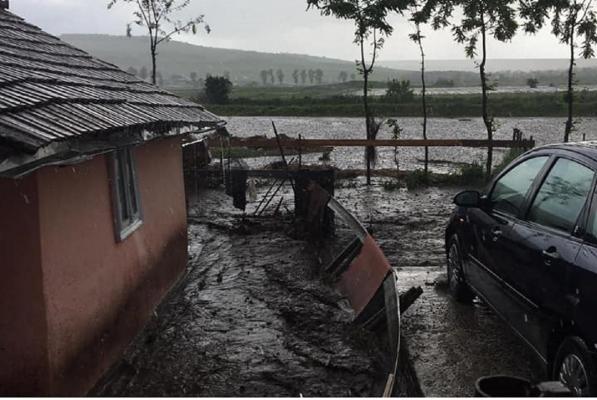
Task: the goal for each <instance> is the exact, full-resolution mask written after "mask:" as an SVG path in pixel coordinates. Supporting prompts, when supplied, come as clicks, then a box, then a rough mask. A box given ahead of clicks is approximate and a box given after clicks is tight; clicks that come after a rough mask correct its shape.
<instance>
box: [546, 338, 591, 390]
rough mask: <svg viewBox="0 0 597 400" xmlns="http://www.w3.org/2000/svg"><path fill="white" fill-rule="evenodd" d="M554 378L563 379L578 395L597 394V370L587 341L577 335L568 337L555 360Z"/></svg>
mask: <svg viewBox="0 0 597 400" xmlns="http://www.w3.org/2000/svg"><path fill="white" fill-rule="evenodd" d="M552 379H553V380H557V381H561V382H562V383H563V384H564V385H566V386H567V387H568V388H569V389H570V390H571V391H572V394H573V395H574V396H576V397H581V396H582V397H586V396H590V397H595V396H597V370H596V369H595V362H594V360H593V358H592V356H591V353H590V352H589V348H588V347H587V345H586V343H585V342H584V341H583V340H582V339H581V338H579V337H577V336H570V337H568V338H566V339H565V340H564V341H563V342H562V344H561V345H560V347H559V349H558V352H557V353H556V357H555V360H554V365H553V371H552Z"/></svg>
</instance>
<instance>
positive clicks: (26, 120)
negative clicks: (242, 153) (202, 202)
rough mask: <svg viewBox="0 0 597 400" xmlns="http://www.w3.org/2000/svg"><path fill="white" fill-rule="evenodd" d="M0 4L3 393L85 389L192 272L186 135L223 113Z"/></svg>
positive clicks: (64, 392) (0, 333)
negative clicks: (91, 53) (123, 67)
mask: <svg viewBox="0 0 597 400" xmlns="http://www.w3.org/2000/svg"><path fill="white" fill-rule="evenodd" d="M7 5H8V2H7V1H5V0H0V395H7V394H8V395H46V394H49V395H82V394H85V393H86V392H87V391H88V390H89V389H90V388H91V387H92V386H93V385H94V383H95V382H96V381H97V379H98V378H99V377H100V376H101V374H102V373H103V372H105V371H106V369H107V368H108V367H109V366H110V365H111V364H112V363H113V362H114V361H115V360H117V359H118V358H119V356H120V355H121V354H122V352H123V350H124V349H125V347H126V346H127V344H128V343H129V342H130V340H131V339H132V338H133V337H134V335H135V334H136V333H137V332H138V331H139V330H140V328H142V326H143V325H144V324H145V323H146V322H147V321H148V319H149V316H150V315H151V313H152V312H153V310H154V308H155V306H156V305H157V304H158V303H159V302H160V300H161V299H162V298H163V296H164V295H165V293H166V292H167V291H168V290H169V288H171V287H172V286H173V284H174V283H175V282H176V281H177V279H178V278H179V277H180V276H181V274H182V273H183V271H184V270H185V266H186V263H187V233H186V209H185V195H184V184H183V172H182V156H181V154H182V149H181V140H182V139H181V138H182V135H184V134H186V133H188V132H196V131H202V130H209V129H210V128H213V127H215V126H217V125H219V124H220V119H219V118H217V117H216V116H215V115H213V114H211V113H209V112H208V111H206V110H204V109H203V108H202V107H201V106H199V105H197V104H194V103H190V102H187V101H184V100H181V99H179V98H177V97H175V96H173V95H171V94H169V93H167V92H164V91H162V90H160V89H159V88H157V87H155V86H152V85H149V84H147V83H145V82H143V81H140V80H139V79H138V78H135V77H134V76H132V75H129V74H127V73H125V72H123V71H121V70H120V69H118V68H117V67H115V66H113V65H110V64H108V63H105V62H103V61H100V60H97V59H94V58H92V57H91V56H89V55H88V54H86V53H85V52H83V51H81V50H78V49H76V48H74V47H72V46H70V45H68V44H66V43H64V42H62V41H60V40H59V39H58V38H56V37H53V36H51V35H49V34H46V33H44V32H43V31H41V30H40V29H39V28H37V27H35V26H32V25H30V24H28V23H26V22H24V21H23V20H22V19H21V18H19V17H17V16H15V15H14V14H12V13H10V12H9V11H8V10H7Z"/></svg>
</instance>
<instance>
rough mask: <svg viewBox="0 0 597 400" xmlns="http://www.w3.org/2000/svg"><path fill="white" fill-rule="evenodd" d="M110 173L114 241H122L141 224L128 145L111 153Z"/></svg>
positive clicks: (131, 152)
mask: <svg viewBox="0 0 597 400" xmlns="http://www.w3.org/2000/svg"><path fill="white" fill-rule="evenodd" d="M110 175H111V176H110V182H111V186H112V203H113V216H114V230H115V235H116V241H118V242H122V241H124V240H125V239H126V238H127V237H129V236H130V235H131V234H133V232H135V231H136V230H137V229H139V227H140V226H141V225H143V211H142V209H141V194H140V193H139V185H138V182H137V171H136V165H135V157H134V151H133V150H132V149H131V148H130V147H125V148H122V149H118V150H116V151H114V152H113V153H112V154H111V156H110ZM121 182H122V185H121ZM123 189H124V190H123Z"/></svg>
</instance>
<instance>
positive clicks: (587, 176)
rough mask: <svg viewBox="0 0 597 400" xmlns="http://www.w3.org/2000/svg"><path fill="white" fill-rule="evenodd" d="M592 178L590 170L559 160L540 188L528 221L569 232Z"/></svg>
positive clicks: (574, 163) (584, 199)
mask: <svg viewBox="0 0 597 400" xmlns="http://www.w3.org/2000/svg"><path fill="white" fill-rule="evenodd" d="M594 175H595V173H594V172H593V170H591V169H590V168H587V167H585V166H583V165H581V164H579V163H576V162H574V161H571V160H566V159H564V158H560V159H559V160H558V161H557V162H556V163H555V165H554V166H553V168H552V169H551V171H549V174H548V175H547V178H545V182H543V184H542V185H541V188H540V189H539V192H538V193H537V196H536V197H535V200H534V201H533V205H532V206H531V210H530V213H529V220H530V221H533V222H536V223H538V224H541V225H544V226H548V227H551V228H555V229H559V230H562V231H565V232H570V231H571V230H572V229H573V228H574V226H575V225H576V221H577V220H578V217H579V215H580V213H581V211H582V209H583V206H584V205H585V202H586V200H587V197H588V195H589V192H590V190H591V185H592V183H593V176H594Z"/></svg>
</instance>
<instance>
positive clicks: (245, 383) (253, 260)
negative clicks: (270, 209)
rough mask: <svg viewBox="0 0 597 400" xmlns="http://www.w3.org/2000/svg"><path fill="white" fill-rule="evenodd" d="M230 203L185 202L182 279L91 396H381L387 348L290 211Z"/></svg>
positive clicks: (208, 195) (212, 199) (215, 198)
mask: <svg viewBox="0 0 597 400" xmlns="http://www.w3.org/2000/svg"><path fill="white" fill-rule="evenodd" d="M229 203H230V199H229V198H227V197H225V196H224V195H223V194H222V192H221V191H207V192H205V193H204V195H203V196H202V198H201V201H200V203H199V205H197V206H196V207H193V208H192V209H191V211H190V217H189V235H190V241H191V244H192V245H191V248H190V256H191V259H190V262H189V271H188V275H187V277H186V278H184V280H183V281H182V282H181V284H180V286H179V288H178V289H177V290H175V291H173V293H171V295H170V296H169V297H168V298H167V300H166V301H165V302H164V303H163V304H162V306H161V307H160V308H159V309H158V311H157V315H156V316H155V317H154V318H153V320H152V321H151V322H150V324H149V325H148V326H147V328H146V329H145V331H144V332H143V333H142V334H141V335H140V336H139V337H138V338H137V339H136V341H135V342H134V343H133V345H132V346H131V347H130V348H129V349H128V351H127V352H126V354H125V356H124V358H123V360H122V361H121V362H120V364H119V365H118V366H117V367H115V368H114V369H113V370H112V371H111V372H110V373H109V374H108V375H107V376H106V377H105V378H104V379H103V381H102V382H100V384H99V385H98V386H97V387H96V389H95V390H94V392H93V394H94V395H101V396H165V395H168V396H186V395H192V396H209V397H220V396H226V397H228V396H278V397H288V396H293V397H297V396H300V395H303V396H335V397H345V396H373V395H379V394H381V393H382V392H383V385H384V384H385V379H386V376H385V375H384V373H383V371H384V370H386V369H387V367H386V366H385V365H384V363H387V362H388V361H389V360H386V359H387V356H386V355H385V354H384V353H383V351H382V350H381V349H380V345H379V343H378V340H377V338H376V336H374V335H373V334H369V333H367V332H364V331H361V330H357V329H355V328H354V327H353V326H352V325H351V321H352V311H351V310H350V307H349V305H348V303H347V302H346V301H345V300H344V299H343V298H342V297H341V296H340V295H339V294H338V293H337V292H335V291H334V290H332V289H331V288H329V287H327V286H326V285H325V284H323V282H322V281H321V279H320V276H319V272H318V270H319V269H318V266H319V263H318V260H317V259H316V257H315V255H314V254H315V253H314V252H313V251H312V250H311V249H309V245H308V244H307V243H306V242H304V241H301V240H295V239H292V238H291V237H290V236H288V235H287V234H286V233H285V232H284V230H285V229H287V228H288V227H289V226H290V221H282V222H280V221H273V220H271V219H269V220H268V219H266V220H260V221H256V220H252V219H247V220H245V221H244V222H243V221H242V217H241V215H240V213H239V212H235V211H232V210H231V209H230V208H229V207H228V206H227V205H228V204H229Z"/></svg>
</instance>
